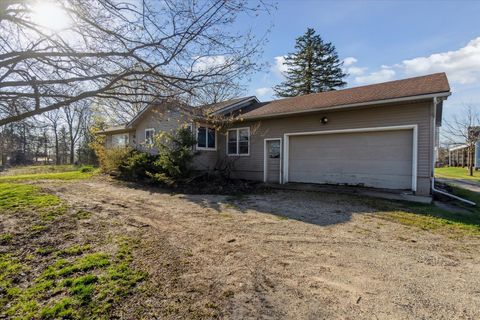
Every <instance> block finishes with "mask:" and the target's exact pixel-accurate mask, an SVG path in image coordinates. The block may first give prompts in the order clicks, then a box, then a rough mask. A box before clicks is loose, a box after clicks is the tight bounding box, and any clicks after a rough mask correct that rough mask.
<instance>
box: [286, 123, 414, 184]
mask: <svg viewBox="0 0 480 320" xmlns="http://www.w3.org/2000/svg"><path fill="white" fill-rule="evenodd" d="M411 173H412V131H411V130H399V131H382V132H364V133H363V132H362V133H342V134H326V135H306V136H292V137H290V148H289V181H292V182H308V183H333V184H352V185H365V186H371V187H378V188H391V189H410V188H411V185H412V178H411Z"/></svg>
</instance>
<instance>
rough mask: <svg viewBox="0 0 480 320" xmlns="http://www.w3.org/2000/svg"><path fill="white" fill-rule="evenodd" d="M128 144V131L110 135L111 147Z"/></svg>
mask: <svg viewBox="0 0 480 320" xmlns="http://www.w3.org/2000/svg"><path fill="white" fill-rule="evenodd" d="M127 145H128V133H119V134H114V135H112V146H113V147H126V146H127Z"/></svg>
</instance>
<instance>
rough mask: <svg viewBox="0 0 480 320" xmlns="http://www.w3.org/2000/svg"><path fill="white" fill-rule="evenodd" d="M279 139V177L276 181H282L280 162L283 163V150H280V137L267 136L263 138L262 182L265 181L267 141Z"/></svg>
mask: <svg viewBox="0 0 480 320" xmlns="http://www.w3.org/2000/svg"><path fill="white" fill-rule="evenodd" d="M276 140H278V141H280V167H279V168H278V172H279V177H278V183H282V163H283V152H282V138H267V139H264V140H263V182H267V162H268V159H267V153H268V152H267V142H268V141H276Z"/></svg>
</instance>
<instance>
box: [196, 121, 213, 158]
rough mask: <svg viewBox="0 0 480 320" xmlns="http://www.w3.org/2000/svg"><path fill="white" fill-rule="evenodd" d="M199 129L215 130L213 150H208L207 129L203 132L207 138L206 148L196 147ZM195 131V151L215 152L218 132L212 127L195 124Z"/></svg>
mask: <svg viewBox="0 0 480 320" xmlns="http://www.w3.org/2000/svg"><path fill="white" fill-rule="evenodd" d="M200 127H204V128H210V129H213V130H215V148H209V147H208V129H207V130H206V132H205V134H206V136H207V138H206V141H205V143H206V146H205V147H199V146H198V129H199V128H200ZM195 131H196V133H195V140H197V143H196V144H195V150H201V151H217V145H218V140H217V136H218V132H217V129H215V127H213V126H207V125H204V124H197V125H196V129H195Z"/></svg>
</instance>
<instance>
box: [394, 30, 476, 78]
mask: <svg viewBox="0 0 480 320" xmlns="http://www.w3.org/2000/svg"><path fill="white" fill-rule="evenodd" d="M402 67H403V69H404V70H405V74H407V75H419V74H427V73H434V72H446V73H447V74H448V77H449V79H450V80H451V81H452V82H457V83H460V84H470V83H474V82H477V81H479V80H480V37H478V38H476V39H473V40H471V41H470V42H468V43H467V45H466V46H465V47H463V48H460V49H458V50H455V51H447V52H442V53H435V54H432V55H430V56H428V57H418V58H414V59H410V60H403V61H402Z"/></svg>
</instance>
